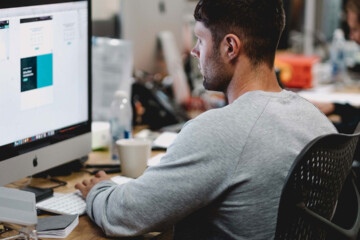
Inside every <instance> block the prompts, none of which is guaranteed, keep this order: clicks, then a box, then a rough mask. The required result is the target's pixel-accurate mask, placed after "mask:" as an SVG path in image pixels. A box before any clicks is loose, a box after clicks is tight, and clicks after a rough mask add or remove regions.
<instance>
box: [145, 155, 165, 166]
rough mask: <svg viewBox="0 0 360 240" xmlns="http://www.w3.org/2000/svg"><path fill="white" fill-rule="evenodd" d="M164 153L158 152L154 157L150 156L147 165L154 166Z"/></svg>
mask: <svg viewBox="0 0 360 240" xmlns="http://www.w3.org/2000/svg"><path fill="white" fill-rule="evenodd" d="M164 155H165V153H159V154H157V155H155V156H154V157H152V158H150V159H149V160H148V166H149V167H150V166H155V165H158V164H159V163H160V160H161V158H162V157H163V156H164Z"/></svg>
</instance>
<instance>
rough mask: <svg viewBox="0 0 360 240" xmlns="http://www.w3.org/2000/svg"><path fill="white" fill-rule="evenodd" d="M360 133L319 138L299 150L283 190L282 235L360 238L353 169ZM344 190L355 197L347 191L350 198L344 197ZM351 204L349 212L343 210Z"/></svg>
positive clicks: (317, 239) (291, 237)
mask: <svg viewBox="0 0 360 240" xmlns="http://www.w3.org/2000/svg"><path fill="white" fill-rule="evenodd" d="M356 132H357V133H355V134H353V135H343V134H330V135H326V136H321V137H318V138H316V139H315V140H313V141H312V142H310V143H309V144H308V145H307V146H306V147H305V148H304V149H303V150H302V151H301V153H300V154H299V155H298V157H297V158H296V160H295V162H294V164H293V165H292V167H291V169H290V171H289V174H288V176H287V178H286V181H285V185H284V188H283V190H282V194H281V198H280V205H279V211H278V220H277V226H276V234H275V239H276V240H278V239H279V240H280V239H289V240H294V239H308V240H312V239H313V240H322V239H337V240H340V239H356V237H357V234H358V231H359V228H360V207H359V206H360V197H359V193H358V190H357V188H356V185H355V182H354V179H353V174H352V170H351V168H352V164H353V160H354V154H355V151H356V146H357V143H358V139H359V136H360V132H359V131H356ZM344 189H347V191H351V192H352V195H351V196H353V197H351V198H350V197H348V196H350V195H349V192H347V193H346V197H345V198H344V199H343V200H344V201H345V203H344V202H343V200H341V201H339V199H341V198H340V196H342V195H343V192H342V191H344ZM349 189H350V190H349ZM347 201H349V202H351V203H352V205H350V203H347ZM338 203H339V204H338ZM337 205H339V207H338V208H337ZM340 205H341V206H340ZM350 206H352V207H350ZM346 209H347V210H349V209H350V211H349V213H343V212H342V211H345V210H346ZM335 210H336V214H335ZM338 212H339V213H338ZM334 215H335V217H334ZM335 220H336V221H335ZM344 220H346V221H344ZM345 222H346V223H345ZM349 222H350V224H349Z"/></svg>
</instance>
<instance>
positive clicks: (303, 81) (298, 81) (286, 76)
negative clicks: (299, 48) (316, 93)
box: [275, 53, 320, 88]
mask: <svg viewBox="0 0 360 240" xmlns="http://www.w3.org/2000/svg"><path fill="white" fill-rule="evenodd" d="M319 61H320V58H319V57H317V56H305V55H298V54H287V53H281V54H277V55H276V58H275V66H276V67H277V68H279V69H280V70H281V72H280V81H281V82H282V83H283V84H284V86H285V87H288V88H311V87H312V86H313V74H312V68H313V66H314V64H315V63H317V62H319Z"/></svg>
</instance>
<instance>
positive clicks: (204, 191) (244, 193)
mask: <svg viewBox="0 0 360 240" xmlns="http://www.w3.org/2000/svg"><path fill="white" fill-rule="evenodd" d="M334 132H336V130H335V128H334V126H333V125H332V124H331V123H330V121H329V120H328V119H327V117H326V116H324V115H323V114H322V113H321V112H320V111H319V110H318V109H317V108H316V107H314V106H313V105H312V104H311V103H309V102H307V101H306V100H304V99H303V98H301V97H299V96H298V95H296V94H295V93H292V92H289V91H285V90H283V91H282V92H280V93H269V92H262V91H253V92H248V93H246V94H244V95H242V96H241V97H239V98H238V99H237V100H236V101H234V102H233V103H232V104H230V105H228V106H226V107H223V108H221V109H215V110H210V111H207V112H205V113H204V114H202V115H200V116H199V117H197V118H196V119H193V120H191V121H189V122H188V123H187V124H186V125H185V126H184V127H183V129H182V130H181V132H180V133H179V135H178V136H177V138H176V139H175V141H174V143H173V144H172V145H171V146H170V147H169V148H168V150H167V153H166V155H165V156H164V157H163V158H162V160H161V163H160V164H159V165H157V166H154V167H150V168H148V169H147V170H146V171H145V173H144V174H143V175H142V176H141V177H139V178H138V179H136V180H132V181H130V182H129V183H127V184H125V185H121V186H118V185H116V184H115V183H112V182H110V181H104V182H101V183H99V184H97V185H96V186H95V187H94V188H93V189H92V190H91V191H90V193H89V195H88V197H87V199H86V201H87V213H88V215H89V216H90V218H91V219H93V220H94V221H95V222H96V223H97V225H99V226H100V227H101V228H102V229H103V231H104V232H105V233H106V234H107V235H108V236H135V235H141V234H144V233H147V232H150V231H157V230H158V229H161V228H162V227H170V226H172V225H174V226H175V227H174V239H186V240H192V239H194V240H195V239H196V240H201V239H251V240H255V239H271V238H273V236H274V233H275V226H276V218H277V209H278V204H279V198H280V194H281V190H282V187H283V184H284V180H285V177H286V175H287V173H288V171H289V169H290V166H291V164H292V163H293V161H294V160H295V158H296V156H297V155H298V153H299V152H300V151H301V149H302V148H303V147H304V146H305V145H306V144H307V143H308V142H310V141H311V140H312V139H314V138H316V137H317V136H319V135H323V134H328V133H334Z"/></svg>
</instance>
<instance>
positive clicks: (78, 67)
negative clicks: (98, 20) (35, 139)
mask: <svg viewBox="0 0 360 240" xmlns="http://www.w3.org/2000/svg"><path fill="white" fill-rule="evenodd" d="M87 14H88V13H87V2H86V1H81V2H71V3H60V4H51V5H40V6H36V7H22V8H10V9H0V72H1V77H0V86H1V87H0V112H1V115H0V132H1V134H0V146H3V145H6V144H9V143H12V142H15V141H17V140H19V139H24V138H27V137H31V136H36V135H38V134H40V133H45V132H49V131H54V130H57V129H61V128H65V127H67V126H71V125H74V124H78V123H82V122H85V121H87V120H88V32H87V30H88V29H87V26H88V23H87V21H88V20H87V17H88V16H87Z"/></svg>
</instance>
